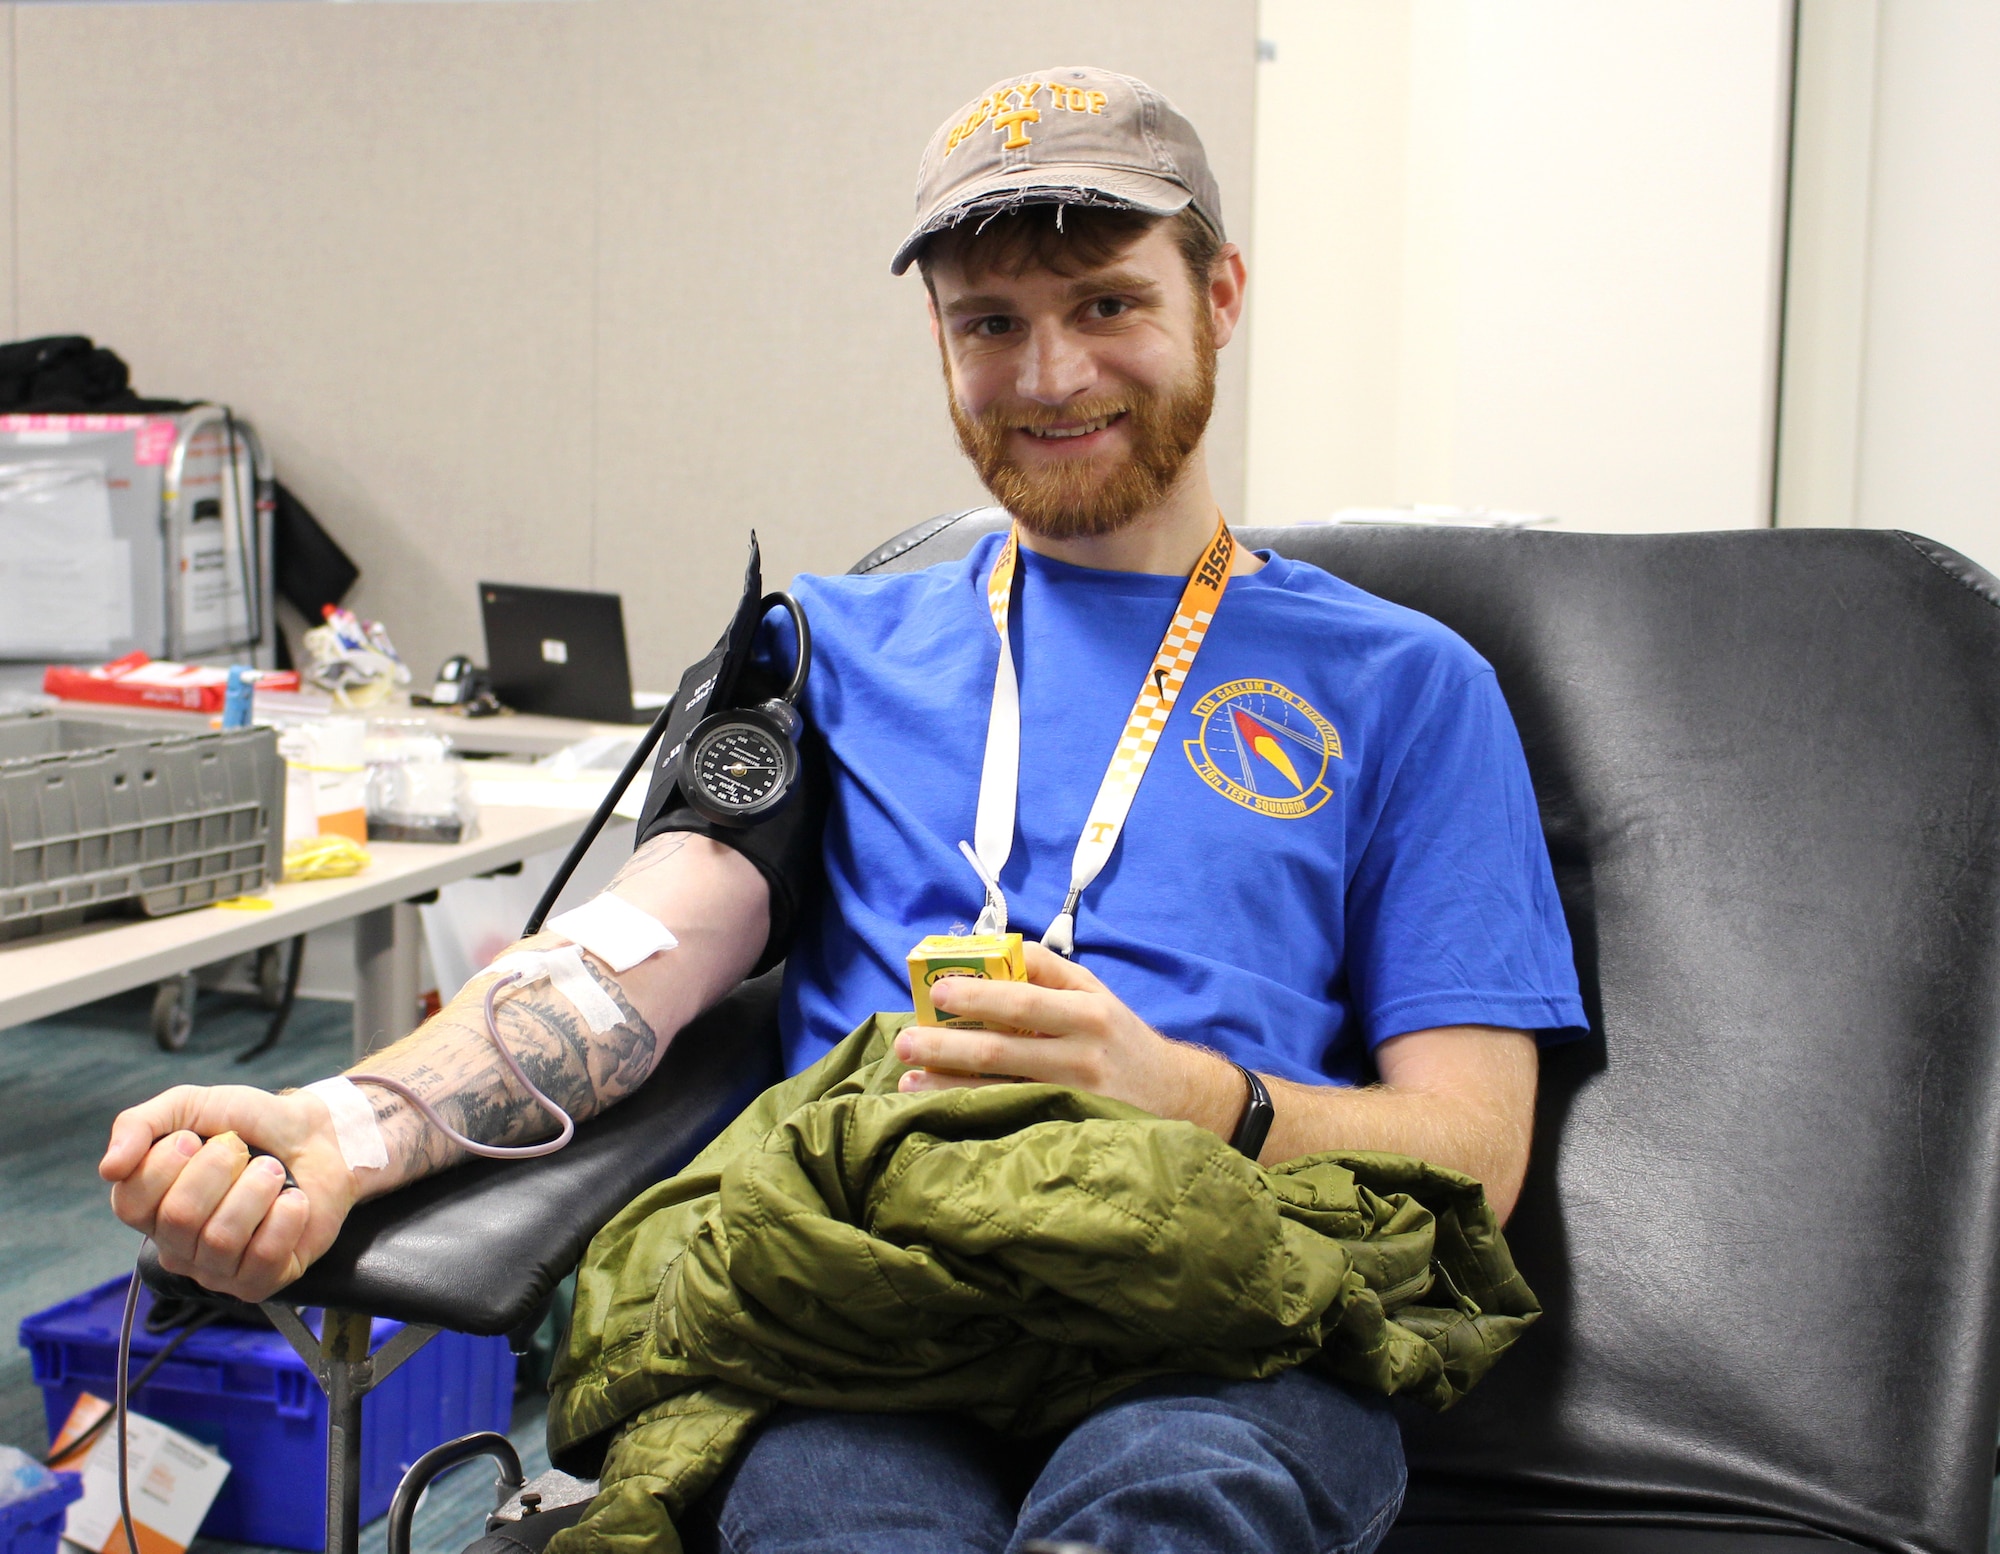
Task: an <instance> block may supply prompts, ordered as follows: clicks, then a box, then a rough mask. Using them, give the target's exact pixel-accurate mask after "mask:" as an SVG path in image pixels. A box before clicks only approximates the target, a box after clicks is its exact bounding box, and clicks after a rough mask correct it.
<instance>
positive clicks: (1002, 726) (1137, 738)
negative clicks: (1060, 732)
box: [958, 513, 1236, 955]
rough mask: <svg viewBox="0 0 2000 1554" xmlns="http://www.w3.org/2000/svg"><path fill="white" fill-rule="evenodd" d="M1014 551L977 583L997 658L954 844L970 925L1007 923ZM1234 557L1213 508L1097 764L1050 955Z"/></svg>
mask: <svg viewBox="0 0 2000 1554" xmlns="http://www.w3.org/2000/svg"><path fill="white" fill-rule="evenodd" d="M1019 555H1020V535H1019V532H1018V531H1014V532H1010V533H1009V534H1008V536H1007V543H1006V544H1005V545H1003V546H1002V547H1001V548H1000V558H999V559H998V560H997V561H995V562H994V563H993V575H992V577H991V578H990V579H989V580H988V581H987V584H986V602H987V605H988V607H989V608H990V609H991V610H992V612H993V626H994V629H995V630H996V631H998V632H999V633H1000V662H999V665H998V667H997V668H996V669H995V670H994V674H993V708H992V711H991V713H990V714H989V716H988V719H987V723H986V760H985V762H984V764H983V765H982V767H981V769H980V773H979V812H978V816H977V818H976V820H975V821H974V823H973V824H974V829H973V845H972V846H970V847H968V846H967V845H966V844H965V843H963V842H960V843H959V844H958V847H959V851H960V852H962V853H964V854H965V856H966V860H967V861H968V862H969V863H970V864H971V865H972V866H973V868H975V869H976V870H978V871H979V878H980V880H981V882H982V883H983V884H984V885H985V887H986V908H985V910H984V911H982V912H981V913H980V914H979V923H978V927H977V929H976V931H977V932H979V933H1003V932H1005V931H1006V927H1007V898H1006V897H1005V896H1004V895H1002V894H1001V892H1000V885H999V880H1000V870H1001V869H1002V868H1003V867H1004V866H1005V865H1006V862H1007V855H1008V853H1010V852H1011V851H1013V848H1014V806H1015V802H1016V798H1017V795H1018V792H1019V788H1020V776H1021V687H1020V682H1019V680H1018V679H1017V678H1016V677H1015V674H1014V649H1013V646H1012V644H1011V643H1010V642H1009V641H1008V639H1007V606H1008V604H1009V603H1010V602H1011V600H1012V599H1013V595H1014V571H1015V566H1016V563H1017V562H1018V560H1019ZM1235 561H1236V541H1235V539H1234V538H1233V537H1232V536H1231V535H1230V533H1229V526H1228V524H1226V523H1224V522H1223V521H1222V515H1221V514H1220V513H1218V514H1217V515H1216V521H1215V538H1214V539H1213V540H1211V541H1209V545H1208V549H1207V550H1206V551H1204V552H1203V553H1202V558H1201V561H1200V563H1199V564H1198V565H1197V566H1196V567H1195V569H1194V572H1193V574H1192V575H1191V576H1190V577H1189V578H1188V581H1187V587H1186V588H1185V589H1183V590H1182V591H1181V602H1180V603H1179V604H1178V605H1176V606H1175V608H1174V618H1173V622H1172V624H1171V625H1169V626H1168V627H1167V634H1166V635H1165V636H1164V637H1162V638H1161V639H1160V650H1159V651H1158V652H1157V653H1155V654H1154V655H1153V663H1152V666H1151V667H1150V668H1149V669H1148V670H1147V671H1146V681H1145V684H1143V685H1141V686H1140V687H1139V698H1138V700H1137V701H1135V702H1133V703H1132V712H1131V715H1130V716H1128V717H1127V718H1126V719H1125V732H1124V733H1123V734H1122V735H1121V736H1120V737H1119V740H1118V748H1117V749H1116V750H1115V751H1114V752H1112V756H1111V764H1110V766H1108V767H1106V768H1105V772H1104V780H1103V781H1102V782H1101V783H1099V784H1098V785H1097V797H1096V798H1095V799H1094V800H1093V801H1092V802H1091V806H1090V818H1089V819H1088V820H1086V821H1085V822H1084V825H1083V834H1082V835H1081V836H1080V837H1078V838H1077V842H1076V855H1075V857H1074V858H1073V859H1072V860H1071V862H1070V869H1069V894H1068V896H1067V897H1065V898H1064V900H1063V906H1062V911H1061V912H1060V913H1058V914H1057V915H1056V919H1055V921H1054V922H1052V923H1050V924H1049V931H1048V932H1047V933H1045V934H1043V935H1042V943H1043V944H1044V945H1046V946H1047V947H1048V948H1050V949H1052V950H1054V951H1055V952H1056V953H1057V954H1058V955H1073V954H1074V953H1075V950H1076V944H1075V931H1076V904H1077V901H1078V900H1079V899H1080V898H1081V897H1082V895H1083V893H1084V891H1085V890H1087V889H1089V888H1090V882H1091V881H1092V880H1094V879H1096V878H1097V875H1098V872H1099V871H1100V870H1101V869H1103V867H1104V865H1105V863H1106V862H1107V861H1109V859H1110V857H1111V852H1112V849H1113V848H1115V847H1116V846H1117V845H1118V836H1119V833H1120V832H1121V831H1123V830H1124V829H1125V817H1126V815H1127V814H1129V813H1130V812H1131V809H1132V800H1133V798H1134V796H1135V795H1136V794H1137V793H1138V791H1139V781H1140V779H1141V778H1143V777H1144V776H1145V775H1146V763H1147V762H1149V761H1150V760H1152V758H1153V748H1154V746H1156V745H1158V744H1159V742H1160V733H1161V731H1162V730H1163V729H1164V728H1166V726H1167V718H1168V717H1169V715H1171V714H1172V712H1173V710H1174V702H1175V701H1176V700H1177V699H1178V698H1179V696H1180V694H1181V686H1182V685H1183V684H1185V683H1186V681H1187V677H1188V671H1189V670H1190V669H1192V668H1193V667H1194V658H1195V654H1197V653H1199V652H1200V651H1201V642H1202V638H1203V637H1205V636H1207V635H1208V625H1209V622H1210V621H1212V620H1214V619H1215V611H1216V607H1217V606H1218V605H1219V604H1220V603H1221V602H1222V590H1223V589H1224V588H1225V587H1227V586H1228V583H1229V570H1230V568H1231V566H1233V565H1234V564H1235Z"/></svg>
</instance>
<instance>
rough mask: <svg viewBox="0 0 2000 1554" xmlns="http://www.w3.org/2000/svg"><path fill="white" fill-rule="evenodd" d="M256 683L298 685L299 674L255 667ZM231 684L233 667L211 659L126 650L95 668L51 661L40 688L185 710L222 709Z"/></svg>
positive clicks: (277, 687) (271, 687)
mask: <svg viewBox="0 0 2000 1554" xmlns="http://www.w3.org/2000/svg"><path fill="white" fill-rule="evenodd" d="M251 674H252V675H253V676H254V677H255V679H256V684H257V688H258V689H259V690H264V691H296V690H297V689H298V688H299V677H298V675H297V674H296V673H295V672H294V671H292V670H290V669H254V670H252V671H251ZM228 688H229V671H228V670H227V669H225V668H221V667H218V666H216V665H213V664H174V663H168V662H166V661H165V660H161V661H160V662H158V663H155V662H154V661H153V660H152V659H151V658H150V657H148V656H147V655H146V654H144V653H127V654H126V655H125V656H124V657H123V658H114V659H113V660H112V661H111V662H110V663H108V664H100V665H98V666H97V667H96V668H95V669H79V668H77V667H76V666H75V665H73V664H51V665H49V667H48V668H47V669H45V670H44V671H43V672H42V689H43V691H45V692H46V693H47V694H49V695H50V696H60V697H61V698H62V699H63V700H64V701H96V702H109V703H111V704H112V705H113V706H119V707H172V708H176V709H178V710H179V711H182V712H220V711H221V710H222V701H223V697H224V695H225V693H226V692H227V691H228Z"/></svg>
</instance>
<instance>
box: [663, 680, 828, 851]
mask: <svg viewBox="0 0 2000 1554" xmlns="http://www.w3.org/2000/svg"><path fill="white" fill-rule="evenodd" d="M790 710H791V709H790V708H789V707H787V706H786V705H785V704H784V703H783V702H777V703H769V702H767V703H766V704H765V705H764V706H762V707H745V708H740V709H738V710H736V711H733V712H729V713H725V714H723V715H722V716H720V717H717V718H714V719H712V720H710V721H709V724H708V726H707V727H705V728H702V729H700V730H698V731H697V732H696V735H695V737H694V739H693V741H692V742H691V748H690V749H689V751H688V754H687V759H686V761H685V763H684V764H683V766H682V771H683V773H684V777H683V781H684V783H685V785H686V786H687V788H688V789H689V793H688V797H689V799H690V801H691V802H692V803H693V804H694V807H695V808H696V809H697V810H699V811H700V812H702V813H703V814H706V815H709V816H710V817H712V818H713V819H715V820H718V821H721V822H723V823H724V824H729V823H731V822H734V823H737V824H747V823H749V822H751V821H754V820H757V819H760V818H762V817H763V816H764V815H766V814H769V813H770V812H772V811H773V810H776V809H777V808H778V807H779V806H780V805H782V804H783V803H784V802H785V800H786V799H787V798H788V797H790V795H791V791H792V785H793V782H794V780H795V779H796V777H797V776H798V764H799V754H798V747H797V746H796V745H794V744H793V743H792V740H793V737H794V730H793V729H792V728H790V727H786V726H785V724H786V723H787V722H790V721H791V719H789V718H787V717H786V716H785V715H786V714H788V713H789V712H790Z"/></svg>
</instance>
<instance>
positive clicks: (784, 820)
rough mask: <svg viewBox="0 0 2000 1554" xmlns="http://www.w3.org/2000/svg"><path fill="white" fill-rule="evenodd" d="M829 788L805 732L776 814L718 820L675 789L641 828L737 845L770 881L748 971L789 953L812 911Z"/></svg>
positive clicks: (815, 746)
mask: <svg viewBox="0 0 2000 1554" xmlns="http://www.w3.org/2000/svg"><path fill="white" fill-rule="evenodd" d="M828 788H829V783H828V781H827V771H826V756H825V752H824V751H822V750H821V748H820V744H819V741H818V740H817V739H814V738H812V737H811V735H810V733H808V735H807V736H806V737H805V738H804V739H802V740H800V742H799V781H798V786H797V788H796V789H794V790H793V793H792V798H791V802H790V803H788V804H787V805H786V806H785V807H784V808H783V809H781V810H779V811H778V812H777V813H776V814H775V815H772V816H770V817H769V818H768V819H765V820H761V821H759V822H758V823H757V824H756V825H754V826H719V825H717V824H716V823H715V822H714V821H712V820H707V819H704V818H703V817H702V816H701V815H698V814H696V813H695V812H694V811H693V810H692V809H690V808H688V806H687V805H686V804H683V803H681V802H679V800H680V794H679V793H675V794H674V795H673V802H672V803H671V804H670V806H669V807H668V808H666V809H665V810H663V811H662V812H661V813H660V814H658V815H657V816H655V817H654V818H653V819H652V820H651V821H650V822H649V823H647V824H646V825H644V826H643V827H642V828H641V830H640V834H639V840H640V841H641V842H647V841H650V840H651V839H652V838H654V837H656V836H663V835H665V834H666V833H667V832H669V831H692V832H693V833H694V834H695V835H697V836H705V837H708V838H709V839H710V840H711V841H716V842H720V843H722V845H723V846H724V847H733V848H735V849H736V851H738V852H739V853H741V854H742V855H743V856H744V857H745V858H748V859H749V860H750V861H751V862H752V863H753V864H755V865H756V866H757V872H758V873H759V874H761V875H763V876H764V882H765V883H766V884H767V885H769V886H770V887H771V933H770V937H769V938H767V939H766V940H765V941H764V953H763V954H762V955H760V956H758V957H757V964H756V966H755V967H754V968H753V969H752V970H751V973H750V974H751V975H752V976H758V975H761V974H762V973H764V972H766V971H769V970H770V969H771V968H772V967H773V966H775V965H777V964H778V962H780V961H782V960H783V959H784V958H785V956H786V955H787V954H788V953H790V951H791V947H792V938H793V936H794V935H795V934H796V933H797V932H798V930H799V926H800V925H801V924H802V923H804V922H806V921H807V920H808V919H809V918H810V916H811V913H812V906H813V902H814V900H815V899H816V898H817V897H818V894H819V888H820V882H821V879H822V878H823V876H824V873H825V863H824V861H823V859H822V856H821V853H820V842H821V837H822V835H823V834H824V832H825V830H826V805H827V794H828Z"/></svg>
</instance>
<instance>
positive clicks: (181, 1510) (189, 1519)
mask: <svg viewBox="0 0 2000 1554" xmlns="http://www.w3.org/2000/svg"><path fill="white" fill-rule="evenodd" d="M126 1433H127V1440H128V1443H129V1444H128V1448H127V1456H128V1459H129V1468H130V1483H131V1486H132V1520H133V1521H134V1522H135V1523H136V1524H138V1525H139V1526H140V1527H144V1528H146V1529H148V1530H149V1531H151V1532H154V1533H157V1534H158V1535H159V1537H160V1538H161V1539H163V1540H164V1541H165V1542H167V1543H168V1544H171V1545H172V1546H173V1547H174V1548H175V1549H185V1548H186V1547H187V1546H188V1545H189V1544H190V1543H192V1542H194V1535H195V1533H196V1531H197V1530H198V1529H199V1528H200V1527H201V1519H202V1518H203V1517H204V1516H206V1515H208V1508H209V1507H210V1506H211V1505H213V1504H214V1503H215V1497H216V1495H217V1494H218V1493H219V1492H220V1491H221V1489H222V1481H223V1480H224V1479H226V1478H228V1477H229V1464H228V1463H227V1462H225V1461H224V1460H223V1459H222V1458H221V1457H219V1456H217V1455H216V1454H215V1453H214V1452H213V1451H210V1450H209V1449H208V1448H207V1447H206V1446H204V1445H202V1444H201V1442H199V1441H194V1440H190V1439H189V1438H188V1437H187V1436H185V1435H182V1434H181V1433H180V1432H179V1431H178V1430H172V1429H169V1428H168V1427H167V1426H166V1425H163V1424H161V1423H159V1422H158V1421H157V1420H153V1419H148V1418H146V1416H145V1415H143V1414H127V1416H126ZM63 1537H64V1538H66V1539H68V1540H69V1541H70V1542H71V1543H80V1544H82V1545H83V1546H84V1547H85V1548H87V1549H103V1548H104V1547H105V1546H106V1545H107V1544H114V1543H115V1544H116V1545H117V1546H118V1547H119V1548H120V1550H121V1554H122V1549H123V1545H124V1542H125V1536H124V1530H123V1528H122V1527H121V1526H120V1524H119V1520H118V1426H117V1425H116V1424H112V1425H108V1426H106V1427H105V1431H104V1433H103V1434H102V1435H101V1436H99V1437H98V1438H97V1443H96V1445H94V1446H93V1447H91V1449H90V1456H89V1457H88V1458H86V1459H85V1461H84V1465H83V1498H82V1499H81V1500H79V1501H77V1502H76V1503H75V1504H74V1505H72V1506H71V1507H70V1508H69V1515H68V1517H67V1519H66V1520H65V1521H64V1522H63ZM148 1541H149V1540H147V1539H145V1538H143V1537H142V1538H141V1539H140V1542H141V1544H145V1543H147V1542H148Z"/></svg>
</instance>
